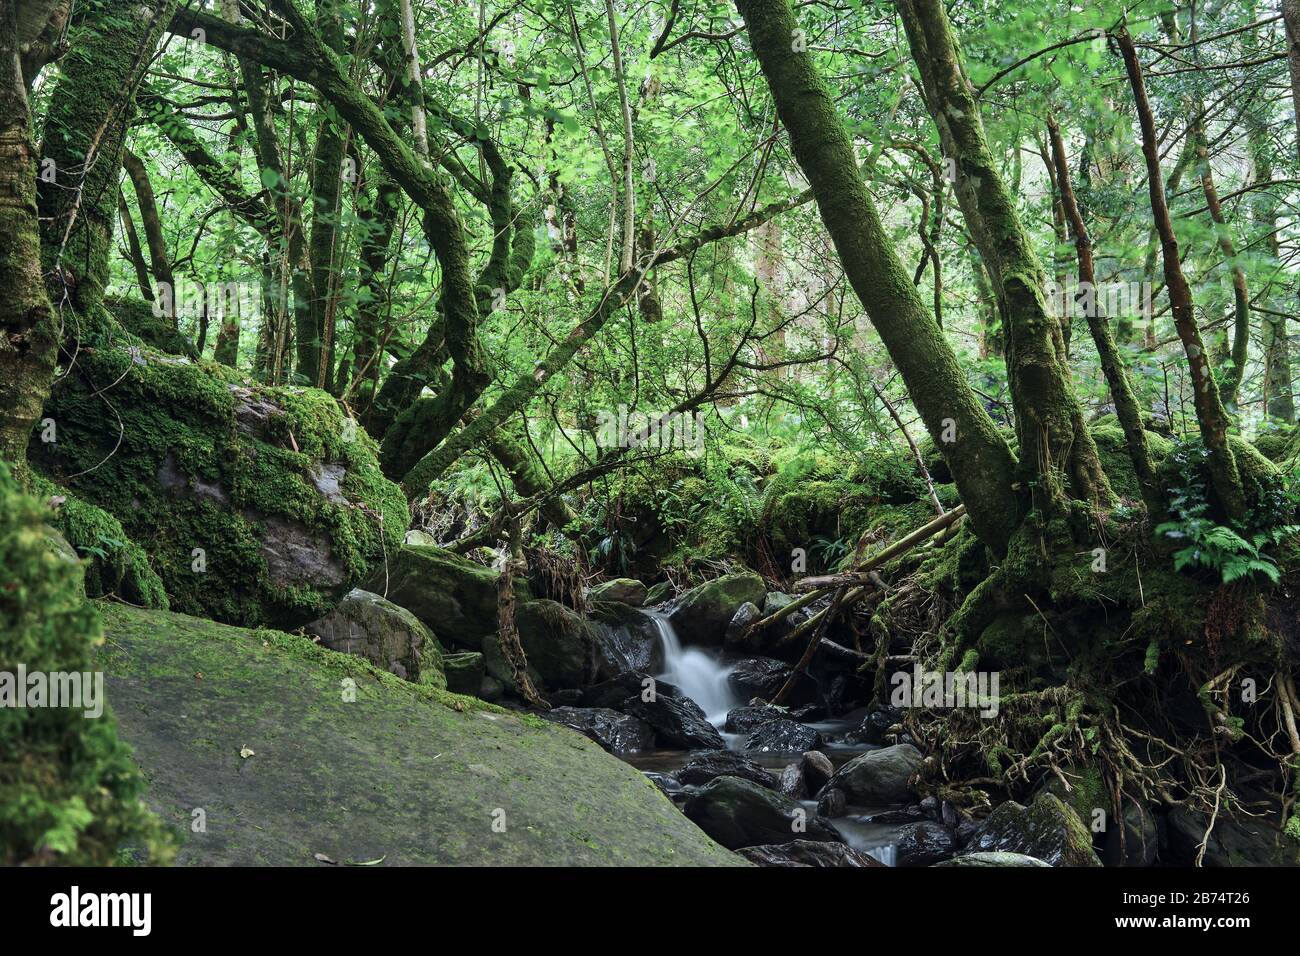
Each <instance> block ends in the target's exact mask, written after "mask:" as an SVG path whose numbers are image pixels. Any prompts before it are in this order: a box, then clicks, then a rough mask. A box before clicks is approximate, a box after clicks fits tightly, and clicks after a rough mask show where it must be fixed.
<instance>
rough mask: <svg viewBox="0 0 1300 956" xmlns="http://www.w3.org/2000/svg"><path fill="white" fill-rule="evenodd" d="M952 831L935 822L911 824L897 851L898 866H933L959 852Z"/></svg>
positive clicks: (904, 832)
mask: <svg viewBox="0 0 1300 956" xmlns="http://www.w3.org/2000/svg"><path fill="white" fill-rule="evenodd" d="M957 849H958V848H957V841H956V839H954V837H953V835H952V831H950V830H948V829H946V828H944V827H941V826H939V825H938V824H935V823H929V822H925V823H913V824H909V825H908V826H907V827H906V828H905V829H904V830H903V832H902V834H901V835H900V836H899V839H898V846H897V849H896V851H895V853H896V854H897V855H896V859H897V861H898V864H897V865H898V866H933V865H934V864H935V863H939V862H940V861H942V860H946V859H949V858H950V857H951V856H952V855H953V854H955V853H956V852H957Z"/></svg>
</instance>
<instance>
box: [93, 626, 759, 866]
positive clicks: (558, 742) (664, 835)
mask: <svg viewBox="0 0 1300 956" xmlns="http://www.w3.org/2000/svg"><path fill="white" fill-rule="evenodd" d="M98 613H99V615H100V617H101V619H102V620H103V627H104V634H105V637H106V638H107V643H106V644H105V650H106V651H107V650H108V649H111V650H112V653H111V654H109V653H104V654H100V655H98V656H97V658H96V661H95V663H96V666H97V667H102V668H103V669H104V670H105V671H106V674H105V692H106V695H107V698H108V700H110V701H111V702H112V707H113V716H114V718H115V719H116V721H117V725H118V733H119V735H120V736H121V738H122V739H123V740H124V741H125V742H126V743H127V744H128V745H129V746H130V747H131V749H132V751H133V753H132V755H131V760H132V761H133V762H135V763H137V764H138V765H139V766H140V768H141V776H142V778H143V780H144V782H145V783H146V785H147V787H148V790H147V792H146V793H143V794H141V798H142V799H146V800H147V802H148V804H149V806H150V807H152V808H153V809H154V810H155V811H156V812H157V813H158V815H159V817H160V818H162V819H163V820H167V821H180V820H189V819H190V816H191V811H192V809H193V807H194V805H195V800H196V794H203V795H204V796H203V798H202V799H204V800H208V801H210V803H209V804H208V806H209V808H212V807H222V808H237V812H238V815H239V821H240V822H239V824H238V825H237V826H233V828H231V829H227V828H225V825H223V826H222V827H221V828H213V827H211V826H210V827H209V833H207V834H206V835H205V834H197V835H196V834H190V837H191V839H187V840H184V841H183V842H181V844H180V847H179V851H178V854H179V855H178V860H177V862H178V864H180V865H190V866H254V865H261V866H267V865H283V866H301V865H303V864H306V865H308V866H311V865H313V863H312V855H313V854H314V853H321V854H325V855H327V856H329V857H330V858H332V859H334V860H339V861H361V862H364V861H370V860H378V859H380V858H381V857H382V858H383V859H384V862H385V864H386V865H391V866H416V865H442V866H457V865H461V866H536V867H542V866H551V867H560V866H596V865H608V866H619V865H621V866H627V865H628V864H629V862H635V863H636V864H637V865H639V866H652V865H670V866H691V865H695V866H709V865H713V866H718V865H721V866H728V865H738V864H741V863H743V862H744V861H743V860H740V859H739V858H737V857H736V856H735V854H733V853H730V852H728V851H726V850H725V849H723V848H722V847H719V846H718V845H717V844H715V843H714V842H713V841H711V840H709V839H708V838H707V837H706V836H705V835H704V834H703V833H701V832H700V830H699V828H698V827H696V826H695V825H694V824H692V823H691V822H690V821H689V820H687V819H686V818H685V817H684V816H682V814H681V813H680V812H678V811H677V810H676V809H675V808H674V807H673V806H672V805H671V804H670V803H669V802H668V801H667V800H665V799H664V797H663V796H662V794H660V793H658V792H656V790H655V789H654V787H653V786H652V785H650V784H649V783H647V782H646V779H645V777H644V776H643V775H642V774H641V773H640V772H638V771H637V770H636V769H635V768H633V767H631V766H629V765H628V764H627V763H626V762H625V761H623V760H620V759H619V758H617V757H614V756H611V755H610V754H608V753H606V752H605V751H604V750H602V749H601V748H600V747H599V746H597V745H596V744H595V743H593V742H592V741H590V740H587V739H586V738H584V737H581V736H579V735H577V734H575V733H573V732H572V731H570V730H567V729H565V728H563V727H560V726H557V725H556V724H553V723H551V722H549V721H544V720H538V719H535V718H532V717H529V716H527V715H525V714H515V713H510V712H507V711H504V710H501V709H499V708H496V707H488V706H484V705H480V704H475V703H474V702H467V704H466V706H464V707H458V708H453V707H449V706H446V705H447V704H448V703H451V702H452V701H451V699H450V698H449V697H448V696H447V695H446V692H445V691H438V690H436V689H434V688H430V687H425V686H420V685H414V684H408V683H405V682H403V681H399V680H397V679H396V678H393V677H392V676H391V675H387V674H384V673H382V672H380V671H378V669H377V668H375V667H374V665H372V664H370V663H369V662H368V661H364V660H362V659H360V658H358V657H354V656H351V655H347V654H337V653H335V652H333V651H329V650H326V649H325V648H322V647H320V646H319V645H317V644H314V643H313V642H312V641H311V640H310V639H309V638H306V637H303V636H301V635H294V634H283V633H279V632H275V631H271V630H267V629H259V630H251V629H243V628H233V627H227V626H225V625H221V624H216V623H214V622H212V621H210V620H207V619H203V618H193V617H186V616H184V615H181V614H169V613H166V612H161V611H141V610H138V609H136V608H131V607H127V606H126V605H120V604H109V603H103V604H101V606H100V607H99V609H98ZM200 676H201V677H202V679H201V680H200V679H198V678H199V677H200ZM343 678H352V679H353V680H355V681H356V688H357V695H356V699H355V701H352V700H350V695H345V694H340V693H339V681H340V679H343ZM244 748H247V750H248V751H249V753H248V754H247V755H242V756H241V753H240V751H241V749H244ZM495 807H504V808H505V810H506V813H507V814H508V823H509V832H508V833H504V834H494V833H492V832H491V828H490V826H489V825H488V824H489V823H490V820H491V817H490V816H489V814H490V812H491V810H492V809H493V808H495ZM229 812H232V811H230V810H223V811H222V816H223V818H224V817H225V814H227V813H229ZM209 816H210V817H212V814H211V809H210V813H209ZM227 823H231V820H230V819H229V818H227Z"/></svg>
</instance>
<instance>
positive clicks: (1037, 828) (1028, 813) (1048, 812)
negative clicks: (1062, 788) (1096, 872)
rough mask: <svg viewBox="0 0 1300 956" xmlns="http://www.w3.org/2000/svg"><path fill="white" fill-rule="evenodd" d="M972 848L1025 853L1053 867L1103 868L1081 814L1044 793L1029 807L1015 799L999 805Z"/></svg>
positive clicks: (1053, 796)
mask: <svg viewBox="0 0 1300 956" xmlns="http://www.w3.org/2000/svg"><path fill="white" fill-rule="evenodd" d="M970 849H971V851H972V852H988V851H994V850H999V851H1001V850H1005V851H1009V852H1012V853H1023V854H1025V855H1027V856H1033V857H1037V858H1038V859H1040V860H1043V861H1044V862H1045V863H1047V864H1049V865H1051V866H1101V860H1099V859H1097V854H1096V853H1095V852H1094V851H1093V849H1092V835H1091V834H1090V833H1089V832H1088V828H1087V827H1085V826H1084V825H1083V822H1082V821H1081V820H1080V819H1079V815H1078V814H1077V813H1075V812H1074V811H1073V810H1071V809H1070V808H1069V807H1068V806H1066V805H1065V804H1064V803H1062V802H1061V800H1060V798H1059V797H1057V796H1056V795H1055V794H1052V793H1048V792H1047V791H1045V790H1044V791H1041V792H1040V793H1039V794H1038V796H1036V797H1035V798H1034V802H1033V803H1031V804H1030V805H1029V806H1028V807H1025V806H1022V805H1021V804H1019V803H1016V802H1015V801H1013V800H1008V801H1007V802H1006V803H1003V804H999V805H998V807H997V808H996V809H994V811H993V812H992V813H991V814H990V815H989V818H988V819H987V820H986V821H985V822H984V827H983V829H981V830H980V832H979V835H978V836H976V837H975V838H974V839H973V840H971V842H970Z"/></svg>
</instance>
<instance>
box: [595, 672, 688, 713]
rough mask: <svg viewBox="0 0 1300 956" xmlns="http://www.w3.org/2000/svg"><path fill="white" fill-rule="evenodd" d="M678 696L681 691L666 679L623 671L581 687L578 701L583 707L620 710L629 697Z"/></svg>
mask: <svg viewBox="0 0 1300 956" xmlns="http://www.w3.org/2000/svg"><path fill="white" fill-rule="evenodd" d="M651 690H653V691H654V694H653V696H655V697H680V696H681V695H682V692H681V691H680V690H679V689H678V688H677V687H676V686H675V685H673V684H670V683H669V682H668V681H665V680H660V679H659V678H657V677H651V676H650V675H649V674H646V673H644V672H642V671H624V672H623V673H622V674H619V675H618V676H617V677H611V678H610V679H609V680H603V681H600V682H599V683H596V684H592V685H591V686H590V687H584V688H583V689H582V694H581V699H580V701H579V702H578V703H580V704H581V706H583V707H610V708H613V709H614V710H622V709H623V704H624V703H625V702H626V701H627V699H628V698H629V697H644V696H650V693H649V692H650V691H651Z"/></svg>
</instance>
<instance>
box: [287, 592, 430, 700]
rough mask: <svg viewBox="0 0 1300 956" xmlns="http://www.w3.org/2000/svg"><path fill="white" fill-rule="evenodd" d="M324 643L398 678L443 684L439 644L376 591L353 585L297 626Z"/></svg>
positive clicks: (408, 612) (417, 621) (422, 626)
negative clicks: (317, 615) (332, 604)
mask: <svg viewBox="0 0 1300 956" xmlns="http://www.w3.org/2000/svg"><path fill="white" fill-rule="evenodd" d="M303 630H305V631H306V632H307V633H308V634H311V635H314V636H315V637H317V638H319V640H320V643H321V645H322V646H324V647H328V648H329V649H330V650H332V651H339V652H340V653H342V654H357V655H360V656H361V657H364V658H365V659H366V660H368V661H370V663H372V664H374V665H375V666H377V667H380V668H382V669H383V670H386V671H388V672H389V673H390V674H396V675H397V676H398V677H400V678H402V679H403V680H410V681H415V682H416V683H418V684H431V685H433V686H434V687H446V686H447V678H446V675H445V674H444V673H443V668H442V648H441V647H440V646H439V644H438V639H437V638H436V637H435V636H434V634H433V632H432V631H430V630H429V629H428V628H427V627H426V626H425V625H424V623H423V622H422V621H421V620H420V619H419V618H418V617H416V616H415V615H414V614H412V613H411V612H410V611H408V610H407V609H406V608H404V607H398V606H397V605H396V604H394V603H393V602H392V601H388V600H385V599H384V598H382V597H380V596H379V595H378V594H373V593H371V592H370V591H363V590H361V589H360V588H353V589H352V590H351V591H349V592H348V594H347V597H345V598H344V599H343V600H342V601H341V602H340V603H339V606H338V607H336V608H334V609H333V610H332V611H330V612H329V613H328V614H326V615H325V616H324V617H320V618H317V619H316V620H314V621H312V622H311V623H310V624H308V625H306V627H304V628H303Z"/></svg>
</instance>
